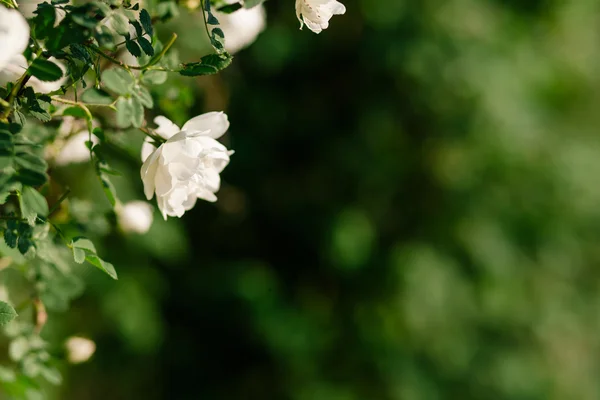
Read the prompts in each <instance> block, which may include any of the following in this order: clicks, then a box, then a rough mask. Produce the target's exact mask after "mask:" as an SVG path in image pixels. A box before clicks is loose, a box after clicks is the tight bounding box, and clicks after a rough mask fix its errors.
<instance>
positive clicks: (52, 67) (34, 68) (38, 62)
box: [29, 58, 63, 82]
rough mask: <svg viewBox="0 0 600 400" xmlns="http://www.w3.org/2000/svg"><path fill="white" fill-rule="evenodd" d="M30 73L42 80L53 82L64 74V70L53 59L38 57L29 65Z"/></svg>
mask: <svg viewBox="0 0 600 400" xmlns="http://www.w3.org/2000/svg"><path fill="white" fill-rule="evenodd" d="M29 73H30V74H31V75H33V76H35V77H36V78H38V79H39V80H40V81H44V82H53V81H57V80H59V79H60V78H62V76H63V71H62V69H60V67H59V66H58V65H56V64H54V63H53V62H52V61H48V60H44V59H41V58H36V59H35V60H33V62H32V63H31V65H30V66H29Z"/></svg>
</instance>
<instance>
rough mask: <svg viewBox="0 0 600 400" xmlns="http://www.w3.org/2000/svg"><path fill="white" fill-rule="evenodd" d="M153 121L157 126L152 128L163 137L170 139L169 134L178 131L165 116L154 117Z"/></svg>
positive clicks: (171, 134)
mask: <svg viewBox="0 0 600 400" xmlns="http://www.w3.org/2000/svg"><path fill="white" fill-rule="evenodd" d="M154 123H155V124H156V125H158V128H156V129H155V130H154V132H156V133H157V134H158V135H159V136H160V137H162V138H164V139H170V138H171V136H173V135H175V134H176V133H177V132H179V131H180V129H179V127H178V126H177V125H175V124H174V123H173V122H171V120H170V119H168V118H167V117H163V116H162V115H159V116H158V117H156V118H154Z"/></svg>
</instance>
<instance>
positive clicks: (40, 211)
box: [19, 186, 48, 226]
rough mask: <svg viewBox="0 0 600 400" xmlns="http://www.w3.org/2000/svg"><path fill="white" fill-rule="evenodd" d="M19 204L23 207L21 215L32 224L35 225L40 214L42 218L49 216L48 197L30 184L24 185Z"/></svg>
mask: <svg viewBox="0 0 600 400" xmlns="http://www.w3.org/2000/svg"><path fill="white" fill-rule="evenodd" d="M19 206H20V207H21V215H22V216H23V218H25V219H26V220H27V222H28V223H29V225H31V226H34V225H35V222H36V219H37V217H38V216H39V217H41V218H45V217H47V216H48V202H47V201H46V198H45V197H44V196H42V194H41V193H40V192H38V191H37V190H35V189H34V188H32V187H30V186H25V187H23V190H22V191H21V193H20V194H19Z"/></svg>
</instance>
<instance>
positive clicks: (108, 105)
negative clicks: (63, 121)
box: [52, 97, 117, 118]
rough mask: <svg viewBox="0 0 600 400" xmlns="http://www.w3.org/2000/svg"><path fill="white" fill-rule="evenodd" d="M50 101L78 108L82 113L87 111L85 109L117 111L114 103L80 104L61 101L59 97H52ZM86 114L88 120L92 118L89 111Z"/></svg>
mask: <svg viewBox="0 0 600 400" xmlns="http://www.w3.org/2000/svg"><path fill="white" fill-rule="evenodd" d="M52 100H53V101H57V102H59V103H64V104H70V105H72V106H77V107H80V108H81V109H83V110H84V111H86V110H87V107H108V108H110V109H111V110H114V111H116V110H117V108H116V107H115V103H116V101H113V102H112V103H110V104H99V103H82V102H79V101H73V100H67V99H63V98H61V97H52ZM86 114H89V115H88V117H90V118H91V117H92V114H91V113H89V110H87V112H86Z"/></svg>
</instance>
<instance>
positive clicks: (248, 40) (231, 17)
mask: <svg viewBox="0 0 600 400" xmlns="http://www.w3.org/2000/svg"><path fill="white" fill-rule="evenodd" d="M215 16H216V17H217V19H218V20H219V22H220V24H219V28H221V29H222V30H223V33H224V34H225V49H226V50H227V51H228V52H229V53H231V54H235V53H237V52H238V51H240V50H242V49H243V48H245V47H248V46H249V45H250V44H252V43H253V42H254V41H255V40H256V38H257V37H258V35H259V34H260V33H261V32H262V31H263V30H264V29H265V24H266V12H265V8H264V7H263V6H262V4H261V5H259V6H256V7H253V8H250V9H248V8H240V9H239V10H237V11H235V12H233V13H231V14H225V13H220V12H215Z"/></svg>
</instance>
